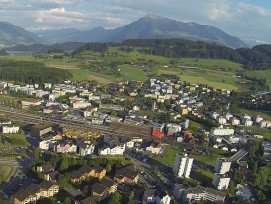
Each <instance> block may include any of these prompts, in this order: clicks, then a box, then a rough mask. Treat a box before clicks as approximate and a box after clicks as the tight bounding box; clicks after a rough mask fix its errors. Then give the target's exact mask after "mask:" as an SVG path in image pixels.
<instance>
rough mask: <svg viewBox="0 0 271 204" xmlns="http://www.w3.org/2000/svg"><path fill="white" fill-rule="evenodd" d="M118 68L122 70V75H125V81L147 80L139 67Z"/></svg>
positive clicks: (124, 66)
mask: <svg viewBox="0 0 271 204" xmlns="http://www.w3.org/2000/svg"><path fill="white" fill-rule="evenodd" d="M118 68H119V69H120V73H121V74H122V75H123V80H128V81H129V80H138V81H145V80H146V76H145V73H144V71H143V70H142V69H141V68H140V67H138V66H132V65H119V66H118Z"/></svg>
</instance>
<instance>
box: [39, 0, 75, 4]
mask: <svg viewBox="0 0 271 204" xmlns="http://www.w3.org/2000/svg"><path fill="white" fill-rule="evenodd" d="M40 2H43V3H54V4H71V3H72V2H73V1H71V0H40Z"/></svg>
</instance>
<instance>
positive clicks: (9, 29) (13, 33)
mask: <svg viewBox="0 0 271 204" xmlns="http://www.w3.org/2000/svg"><path fill="white" fill-rule="evenodd" d="M44 42H45V41H44V40H43V39H42V38H40V37H39V36H37V35H35V34H33V33H31V32H28V31H26V30H25V29H23V28H21V27H18V26H15V25H12V24H10V23H6V22H0V47H7V46H13V45H18V44H24V45H30V44H34V43H44Z"/></svg>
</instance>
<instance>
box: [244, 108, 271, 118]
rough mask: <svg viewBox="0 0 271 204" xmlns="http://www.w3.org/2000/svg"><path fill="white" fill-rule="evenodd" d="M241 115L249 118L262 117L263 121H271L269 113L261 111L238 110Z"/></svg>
mask: <svg viewBox="0 0 271 204" xmlns="http://www.w3.org/2000/svg"><path fill="white" fill-rule="evenodd" d="M240 112H241V114H245V113H246V114H248V115H250V116H255V115H259V116H261V117H263V118H264V119H265V120H270V121H271V111H264V110H263V111H261V110H248V109H240Z"/></svg>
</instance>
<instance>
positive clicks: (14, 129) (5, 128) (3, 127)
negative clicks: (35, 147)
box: [2, 125, 20, 134]
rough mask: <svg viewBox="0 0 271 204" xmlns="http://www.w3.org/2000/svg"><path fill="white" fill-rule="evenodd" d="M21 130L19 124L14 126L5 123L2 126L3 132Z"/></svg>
mask: <svg viewBox="0 0 271 204" xmlns="http://www.w3.org/2000/svg"><path fill="white" fill-rule="evenodd" d="M19 130H20V127H19V126H13V125H3V126H2V132H3V133H4V134H10V133H18V132H19Z"/></svg>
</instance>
